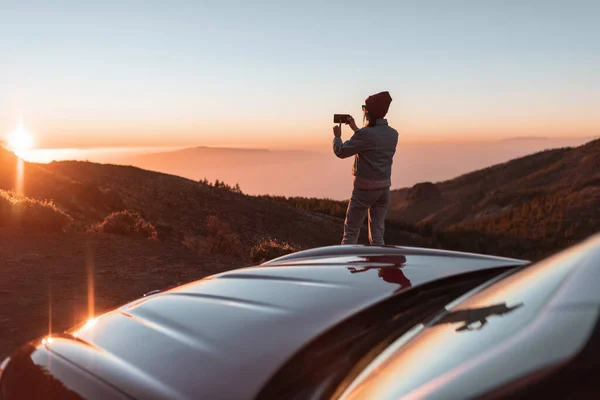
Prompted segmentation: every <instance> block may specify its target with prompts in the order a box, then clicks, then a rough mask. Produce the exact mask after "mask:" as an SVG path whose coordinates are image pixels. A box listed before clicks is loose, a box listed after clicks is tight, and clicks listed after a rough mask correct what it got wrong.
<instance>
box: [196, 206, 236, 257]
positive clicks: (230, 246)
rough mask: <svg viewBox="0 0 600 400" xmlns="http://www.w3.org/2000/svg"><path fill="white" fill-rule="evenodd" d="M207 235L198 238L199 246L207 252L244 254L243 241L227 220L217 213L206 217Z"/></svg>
mask: <svg viewBox="0 0 600 400" xmlns="http://www.w3.org/2000/svg"><path fill="white" fill-rule="evenodd" d="M205 228H206V236H205V237H203V238H198V239H197V241H198V246H199V248H200V249H201V250H202V251H204V252H207V253H219V254H228V255H234V256H241V255H242V243H241V241H240V238H239V236H238V235H237V234H236V233H235V232H232V231H231V228H230V227H229V224H228V223H227V222H224V221H221V219H220V218H219V217H217V216H215V215H211V216H210V217H208V218H207V219H206V225H205Z"/></svg>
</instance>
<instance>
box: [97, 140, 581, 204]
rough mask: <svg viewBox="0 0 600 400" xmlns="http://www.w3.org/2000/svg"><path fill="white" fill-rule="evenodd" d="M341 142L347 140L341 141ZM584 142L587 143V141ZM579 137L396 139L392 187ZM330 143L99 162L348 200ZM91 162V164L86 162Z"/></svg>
mask: <svg viewBox="0 0 600 400" xmlns="http://www.w3.org/2000/svg"><path fill="white" fill-rule="evenodd" d="M344 138H345V139H347V138H348V136H344ZM587 141H589V140H587ZM587 141H586V140H585V139H582V138H546V139H544V138H542V139H539V138H530V139H529V138H516V139H510V140H505V141H481V142H477V141H471V142H460V143H455V142H441V143H406V142H404V140H403V137H402V135H401V137H400V142H399V143H398V147H397V150H396V155H395V157H394V165H393V174H392V183H393V185H394V187H404V186H412V185H413V184H415V183H417V182H422V181H442V180H447V179H451V178H453V177H455V176H458V175H461V174H464V173H467V172H470V171H473V170H477V169H481V168H484V167H487V166H490V165H493V164H497V163H501V162H505V161H508V160H511V159H514V158H517V157H522V156H525V155H527V154H531V153H535V152H538V151H540V150H546V149H550V148H557V147H569V146H579V145H581V144H583V143H586V142H587ZM330 146H331V142H330V139H329V138H324V139H323V147H322V151H320V152H319V151H302V150H266V149H235V148H211V147H195V148H189V149H183V150H175V151H161V152H156V153H150V154H138V155H126V154H118V155H116V156H115V157H112V158H106V157H105V158H104V159H102V160H98V161H99V162H102V163H107V162H108V163H111V164H120V165H132V166H136V167H139V168H143V169H148V170H153V171H159V172H164V173H168V174H173V175H178V176H183V177H186V178H189V179H193V180H202V179H204V178H207V179H208V180H210V181H214V180H216V179H218V180H219V181H224V182H227V183H228V184H230V185H235V184H236V183H239V184H240V186H241V188H242V190H243V191H244V193H247V194H251V195H262V194H271V195H284V196H306V197H326V198H332V199H337V200H343V199H347V198H348V197H349V196H350V193H351V191H352V176H351V168H352V162H353V160H352V158H348V159H345V160H340V159H338V158H337V157H335V155H334V154H333V152H332V151H331V148H330ZM89 160H90V161H95V160H94V159H93V158H89Z"/></svg>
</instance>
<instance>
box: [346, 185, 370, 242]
mask: <svg viewBox="0 0 600 400" xmlns="http://www.w3.org/2000/svg"><path fill="white" fill-rule="evenodd" d="M369 194H370V193H369V191H365V190H360V189H354V190H353V191H352V198H351V199H350V203H348V210H347V211H346V220H345V221H344V238H343V239H342V244H356V243H358V235H359V234H360V227H361V226H362V225H363V223H364V222H365V218H366V217H367V213H368V211H369V206H370V205H371V204H370V201H369V200H370V199H369Z"/></svg>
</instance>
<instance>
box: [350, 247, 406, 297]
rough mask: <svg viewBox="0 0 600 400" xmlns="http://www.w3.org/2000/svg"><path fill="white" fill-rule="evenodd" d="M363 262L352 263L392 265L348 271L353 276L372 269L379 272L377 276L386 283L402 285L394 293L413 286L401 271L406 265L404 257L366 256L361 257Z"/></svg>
mask: <svg viewBox="0 0 600 400" xmlns="http://www.w3.org/2000/svg"><path fill="white" fill-rule="evenodd" d="M361 258H362V260H361V261H354V262H352V263H357V264H363V263H367V264H373V263H374V264H390V265H389V266H382V267H373V266H369V267H363V268H355V267H348V270H349V271H350V273H352V274H356V273H360V272H365V271H369V270H372V269H376V270H378V272H377V276H379V277H380V278H381V279H383V280H384V281H385V282H388V283H394V284H398V285H400V287H399V288H398V289H396V290H395V291H394V293H396V292H399V291H401V290H404V289H408V288H409V287H411V286H412V283H411V281H410V279H408V278H407V277H406V275H404V272H403V271H402V270H401V269H400V268H402V267H403V266H404V265H405V264H406V257H404V256H402V255H377V256H365V257H361Z"/></svg>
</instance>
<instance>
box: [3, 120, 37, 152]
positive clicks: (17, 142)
mask: <svg viewBox="0 0 600 400" xmlns="http://www.w3.org/2000/svg"><path fill="white" fill-rule="evenodd" d="M6 143H7V145H8V148H9V149H10V150H12V151H14V152H15V153H19V152H22V151H25V150H29V149H31V148H33V146H34V144H35V140H34V138H33V135H32V134H31V133H30V132H29V131H27V129H25V127H24V126H23V123H21V122H20V123H19V125H18V126H17V128H16V129H15V130H14V131H12V132H10V133H9V134H8V136H7V137H6Z"/></svg>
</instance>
